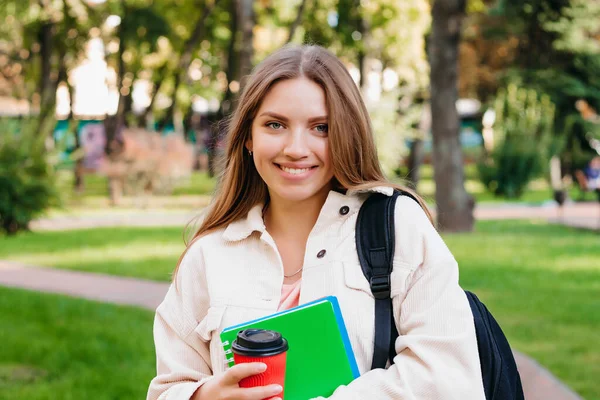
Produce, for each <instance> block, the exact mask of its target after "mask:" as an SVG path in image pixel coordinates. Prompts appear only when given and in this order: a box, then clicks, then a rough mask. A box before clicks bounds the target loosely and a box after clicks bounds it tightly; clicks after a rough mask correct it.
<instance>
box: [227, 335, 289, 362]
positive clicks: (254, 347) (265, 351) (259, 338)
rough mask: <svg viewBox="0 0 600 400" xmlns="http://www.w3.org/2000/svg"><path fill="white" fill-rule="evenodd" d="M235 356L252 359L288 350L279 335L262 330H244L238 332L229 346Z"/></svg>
mask: <svg viewBox="0 0 600 400" xmlns="http://www.w3.org/2000/svg"><path fill="white" fill-rule="evenodd" d="M231 350H233V352H234V353H235V354H239V355H242V356H253V357H268V356H275V355H277V354H281V353H283V352H285V351H287V350H288V342H287V340H285V339H284V338H283V337H282V336H281V333H279V332H275V331H268V330H264V329H245V330H243V331H239V332H238V335H237V339H235V340H234V341H233V343H232V344H231Z"/></svg>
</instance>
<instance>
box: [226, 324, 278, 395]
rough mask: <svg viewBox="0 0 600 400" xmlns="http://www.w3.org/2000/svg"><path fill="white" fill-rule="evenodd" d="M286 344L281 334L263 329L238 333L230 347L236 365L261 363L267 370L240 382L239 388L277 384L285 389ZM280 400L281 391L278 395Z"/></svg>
mask: <svg viewBox="0 0 600 400" xmlns="http://www.w3.org/2000/svg"><path fill="white" fill-rule="evenodd" d="M288 348H289V347H288V342H287V340H285V338H283V337H282V336H281V333H279V332H275V331H269V330H264V329H245V330H243V331H240V332H238V335H237V338H236V339H235V340H234V341H233V343H232V345H231V350H232V351H233V360H234V362H235V363H236V364H240V363H248V362H261V363H265V364H266V365H267V370H266V371H265V372H263V373H261V374H258V375H253V376H249V377H247V378H244V379H242V380H241V381H240V387H255V386H266V385H272V384H277V385H281V387H282V388H285V386H284V383H285V365H286V355H287V350H288ZM278 396H279V397H281V398H282V399H283V398H284V397H283V391H282V392H281V394H279V395H278Z"/></svg>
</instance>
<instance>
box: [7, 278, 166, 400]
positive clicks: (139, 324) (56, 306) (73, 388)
mask: <svg viewBox="0 0 600 400" xmlns="http://www.w3.org/2000/svg"><path fill="white" fill-rule="evenodd" d="M152 320H153V313H152V312H150V311H145V310H141V309H136V308H130V307H119V306H114V305H106V304H100V303H95V302H90V301H85V300H80V299H72V298H68V297H63V296H57V295H49V294H39V293H34V292H27V291H22V290H14V289H7V288H2V287H0V321H2V323H0V343H1V345H0V399H6V400H9V399H10V400H12V399H27V400H50V399H63V400H76V399H77V400H78V399H94V400H114V399H123V400H125V399H144V398H145V397H146V391H147V389H148V384H149V383H150V380H151V379H152V377H153V376H154V374H155V363H156V361H155V356H154V346H153V341H152V340H153V339H152Z"/></svg>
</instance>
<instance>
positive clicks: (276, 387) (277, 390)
mask: <svg viewBox="0 0 600 400" xmlns="http://www.w3.org/2000/svg"><path fill="white" fill-rule="evenodd" d="M270 389H271V390H272V391H273V393H274V394H277V393H281V391H282V390H283V388H282V387H281V385H271V387H270Z"/></svg>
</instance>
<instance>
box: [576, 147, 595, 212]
mask: <svg viewBox="0 0 600 400" xmlns="http://www.w3.org/2000/svg"><path fill="white" fill-rule="evenodd" d="M575 177H576V178H577V183H578V184H579V187H580V188H581V190H582V191H584V192H586V191H595V192H597V193H598V196H599V201H600V156H596V157H594V158H592V160H591V161H590V162H589V163H588V165H587V166H586V167H585V168H584V169H583V170H578V171H576V172H575Z"/></svg>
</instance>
